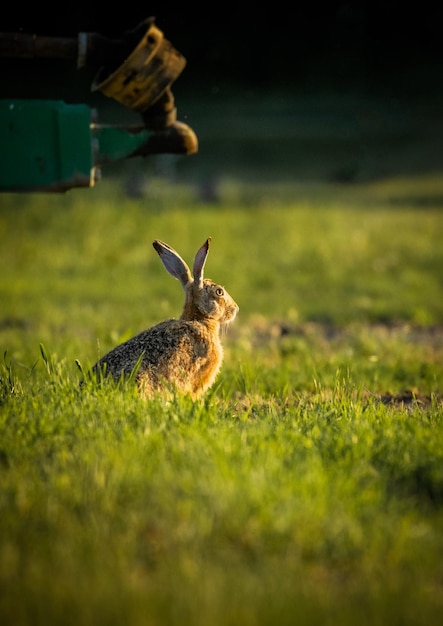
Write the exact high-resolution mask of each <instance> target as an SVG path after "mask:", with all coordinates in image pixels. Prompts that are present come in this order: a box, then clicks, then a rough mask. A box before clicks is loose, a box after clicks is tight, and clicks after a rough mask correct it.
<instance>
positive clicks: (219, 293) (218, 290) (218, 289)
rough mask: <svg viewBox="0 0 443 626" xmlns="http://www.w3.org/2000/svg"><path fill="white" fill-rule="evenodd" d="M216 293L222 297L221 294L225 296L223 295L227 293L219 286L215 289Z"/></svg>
mask: <svg viewBox="0 0 443 626" xmlns="http://www.w3.org/2000/svg"><path fill="white" fill-rule="evenodd" d="M215 293H216V295H217V296H219V297H221V296H223V295H224V293H225V292H224V291H223V289H222V288H221V287H218V288H217V289H216V290H215Z"/></svg>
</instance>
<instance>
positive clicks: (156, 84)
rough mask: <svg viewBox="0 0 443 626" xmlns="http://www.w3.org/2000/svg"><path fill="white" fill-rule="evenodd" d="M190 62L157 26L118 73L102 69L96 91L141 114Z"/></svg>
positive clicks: (149, 31) (95, 80) (149, 29)
mask: <svg viewBox="0 0 443 626" xmlns="http://www.w3.org/2000/svg"><path fill="white" fill-rule="evenodd" d="M185 65H186V59H185V58H184V56H182V55H181V54H180V52H178V51H177V50H176V49H175V48H174V47H173V46H172V45H171V43H170V42H169V41H168V40H167V39H165V38H164V36H163V33H162V31H161V30H159V29H158V28H157V27H156V26H154V24H150V25H149V27H148V29H147V31H146V33H145V35H144V36H143V37H142V39H141V41H140V42H139V43H138V45H137V47H136V48H135V50H133V52H131V54H130V55H129V56H128V58H127V59H126V60H125V61H124V62H123V63H122V65H120V67H118V68H117V69H116V70H114V71H110V69H109V68H105V67H104V68H101V69H100V70H99V72H98V74H97V76H96V77H95V79H94V82H93V84H92V91H101V92H102V93H104V94H105V95H106V96H109V97H110V98H114V100H117V101H118V102H120V103H121V104H124V105H125V106H126V107H128V108H129V109H132V110H134V111H138V112H140V113H142V112H144V111H146V110H147V109H149V107H151V106H152V105H153V104H154V103H155V102H156V101H157V100H158V99H159V98H160V96H161V95H162V94H163V93H164V91H165V89H166V88H167V87H168V86H169V85H171V83H173V82H174V80H175V79H176V78H177V77H178V76H179V75H180V74H181V72H182V71H183V69H184V67H185Z"/></svg>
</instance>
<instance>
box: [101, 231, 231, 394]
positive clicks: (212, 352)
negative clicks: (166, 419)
mask: <svg viewBox="0 0 443 626" xmlns="http://www.w3.org/2000/svg"><path fill="white" fill-rule="evenodd" d="M209 242H210V238H208V239H207V240H206V241H205V243H204V244H203V245H202V247H201V248H200V249H199V250H198V251H197V254H196V255H195V259H194V267H193V273H192V274H191V271H190V269H189V267H188V265H187V264H186V263H185V261H184V260H183V259H182V258H181V257H180V255H179V254H178V253H177V252H176V251H175V250H174V249H173V248H171V246H168V244H166V243H163V242H162V241H158V240H156V241H154V243H153V246H154V248H155V250H156V251H157V252H158V254H159V256H160V259H161V261H162V263H163V265H164V267H165V268H166V270H167V271H168V272H169V273H170V274H171V275H172V276H174V278H177V280H179V281H180V283H181V285H182V287H183V289H184V292H185V303H184V307H183V311H182V314H181V316H180V318H179V319H169V320H166V321H164V322H160V323H159V324H156V325H155V326H152V327H151V328H149V329H148V330H145V331H143V332H141V333H140V334H138V335H136V336H135V337H133V338H132V339H129V340H128V341H126V342H125V343H123V344H121V345H119V346H117V347H116V348H114V349H113V350H111V351H110V352H108V354H106V355H105V356H104V357H103V358H101V359H100V360H99V361H98V363H96V364H95V365H94V367H93V370H92V371H93V372H94V373H95V374H96V375H97V374H98V375H100V376H107V375H110V376H112V377H113V378H114V379H115V380H119V379H121V378H125V377H129V376H131V375H134V376H135V380H136V381H137V384H138V388H139V391H140V394H141V395H142V396H143V397H150V396H152V394H153V393H154V392H156V391H160V390H163V389H164V390H165V391H175V392H178V393H180V394H184V395H187V394H188V395H190V396H191V397H192V398H193V399H196V398H198V397H199V396H201V395H202V394H203V393H204V392H205V391H206V390H207V389H209V387H210V386H211V385H212V384H213V383H214V381H215V379H216V376H217V374H218V372H219V370H220V367H221V364H222V360H223V348H222V345H221V341H220V328H221V325H223V324H228V323H229V322H232V321H233V320H234V319H235V316H236V315H237V312H238V306H237V304H236V303H235V302H234V300H233V299H232V298H231V296H230V295H229V294H228V292H227V291H226V290H225V288H224V287H222V286H221V285H218V284H216V283H214V282H213V281H212V280H209V279H207V278H203V269H204V266H205V262H206V257H207V255H208V251H209ZM137 368H138V369H137Z"/></svg>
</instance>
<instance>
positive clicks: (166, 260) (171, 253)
mask: <svg viewBox="0 0 443 626" xmlns="http://www.w3.org/2000/svg"><path fill="white" fill-rule="evenodd" d="M152 245H153V246H154V248H155V249H156V250H157V252H158V255H159V257H160V260H161V262H162V263H163V265H164V266H165V269H166V271H167V272H169V273H170V274H171V276H174V278H177V280H179V281H180V282H181V284H182V285H183V287H185V286H186V285H187V284H188V283H189V281H191V280H192V275H191V271H190V269H189V267H188V266H187V265H186V263H185V261H183V259H182V258H181V256H180V255H179V254H178V252H176V251H175V250H174V248H171V246H168V244H167V243H164V242H163V241H159V240H158V239H156V240H155V241H154V242H153V244H152Z"/></svg>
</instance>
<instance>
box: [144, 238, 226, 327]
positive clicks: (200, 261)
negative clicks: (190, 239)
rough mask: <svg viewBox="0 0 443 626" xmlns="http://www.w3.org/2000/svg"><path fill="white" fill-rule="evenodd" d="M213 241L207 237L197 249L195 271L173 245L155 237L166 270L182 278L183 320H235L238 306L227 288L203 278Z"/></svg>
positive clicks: (180, 279)
mask: <svg viewBox="0 0 443 626" xmlns="http://www.w3.org/2000/svg"><path fill="white" fill-rule="evenodd" d="M210 241H211V239H210V238H208V239H207V240H206V241H205V243H204V244H203V245H202V247H201V248H200V249H199V250H198V251H197V254H196V255H195V259H194V266H193V272H192V273H191V270H190V269H189V267H188V265H187V264H186V263H185V261H184V260H183V259H182V258H181V256H180V255H179V254H178V253H177V252H176V251H175V250H174V249H173V248H171V246H168V244H166V243H163V242H162V241H159V240H155V241H154V243H153V244H152V245H153V246H154V248H155V249H156V250H157V252H158V254H159V256H160V259H161V261H162V263H163V265H164V266H165V268H166V270H167V271H168V272H169V273H170V274H171V276H174V278H177V280H179V281H180V283H181V285H182V287H183V289H184V292H185V304H184V307H183V313H182V315H181V319H183V320H204V319H209V320H214V321H216V322H219V323H221V324H226V323H229V322H232V321H233V320H234V318H235V316H236V315H237V312H238V306H237V304H236V303H235V302H234V300H233V299H232V298H231V296H230V295H229V294H228V292H227V291H226V289H225V288H224V287H222V286H221V285H217V284H216V283H214V282H213V281H212V280H209V279H208V278H203V269H204V266H205V263H206V257H207V256H208V252H209V242H210Z"/></svg>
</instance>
